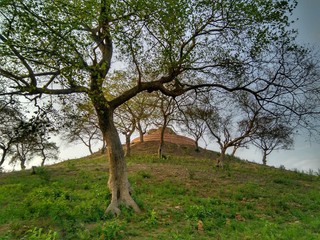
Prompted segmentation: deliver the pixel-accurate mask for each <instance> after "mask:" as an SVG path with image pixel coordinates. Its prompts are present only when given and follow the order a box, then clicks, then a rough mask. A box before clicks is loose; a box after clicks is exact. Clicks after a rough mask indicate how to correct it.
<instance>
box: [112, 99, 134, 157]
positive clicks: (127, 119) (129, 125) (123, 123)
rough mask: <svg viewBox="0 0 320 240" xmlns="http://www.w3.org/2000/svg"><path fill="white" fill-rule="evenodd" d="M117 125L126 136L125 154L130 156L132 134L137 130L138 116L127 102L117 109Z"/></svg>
mask: <svg viewBox="0 0 320 240" xmlns="http://www.w3.org/2000/svg"><path fill="white" fill-rule="evenodd" d="M115 125H116V127H117V128H118V129H119V130H120V132H121V133H122V134H123V135H124V136H125V145H126V153H125V155H126V156H127V157H129V156H130V155H131V136H132V134H133V133H134V131H135V130H136V118H135V116H134V115H133V113H132V110H131V108H130V106H129V104H127V103H125V104H123V105H122V106H120V107H119V108H118V109H117V111H116V112H115Z"/></svg>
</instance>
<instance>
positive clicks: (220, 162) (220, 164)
mask: <svg viewBox="0 0 320 240" xmlns="http://www.w3.org/2000/svg"><path fill="white" fill-rule="evenodd" d="M226 151H227V148H224V147H222V148H221V152H220V156H219V157H218V160H217V165H216V166H217V167H221V168H223V164H224V160H225V156H226Z"/></svg>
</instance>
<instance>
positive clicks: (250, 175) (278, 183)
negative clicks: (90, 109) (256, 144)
mask: <svg viewBox="0 0 320 240" xmlns="http://www.w3.org/2000/svg"><path fill="white" fill-rule="evenodd" d="M180 147H181V149H182V150H184V151H182V150H181V149H180V150H181V151H180V152H179V151H177V153H179V154H177V155H178V156H176V154H174V151H173V152H172V153H169V149H178V146H175V145H167V148H166V149H165V150H166V151H167V159H158V158H157V157H156V156H155V154H151V153H152V151H153V150H152V148H153V146H149V148H148V149H149V152H147V153H141V149H146V146H140V147H139V146H138V147H137V146H136V147H134V148H133V156H132V157H130V158H128V159H127V161H128V171H129V179H130V182H131V183H132V186H133V189H134V198H135V200H136V201H137V202H138V204H139V205H140V206H141V208H142V210H143V212H142V213H141V214H135V213H133V212H132V211H131V210H130V209H125V208H123V209H122V214H121V216H120V217H118V218H112V217H111V216H105V215H104V210H105V209H106V207H107V205H108V202H109V199H110V193H109V191H108V189H107V179H108V176H107V175H108V174H107V171H108V166H107V163H106V162H107V161H106V159H105V157H104V156H100V155H94V156H91V157H86V158H82V159H77V160H70V161H65V162H62V163H59V164H56V165H52V166H48V167H46V168H38V169H37V171H36V174H31V171H24V172H14V173H6V174H1V175H0V206H1V208H0V239H308V240H309V239H319V236H320V235H319V229H320V213H319V206H320V184H319V183H320V179H319V177H316V176H309V175H305V174H302V173H295V172H289V171H285V170H280V169H275V168H270V167H265V166H260V165H258V164H253V163H247V162H244V161H239V160H237V159H230V160H229V161H228V162H227V164H226V166H225V168H224V169H217V168H214V167H213V166H214V163H213V158H214V156H215V154H214V153H207V154H208V155H210V154H212V155H211V156H210V157H208V155H206V154H203V155H201V154H200V157H198V158H196V157H195V156H188V154H189V152H190V153H191V152H192V151H193V150H191V149H189V148H186V147H183V146H180ZM139 148H141V149H140V150H139ZM155 148H156V147H155ZM193 152H194V151H193ZM182 153H188V154H187V155H186V154H182ZM194 154H198V153H194ZM41 229H42V230H41Z"/></svg>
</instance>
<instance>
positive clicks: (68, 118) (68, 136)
mask: <svg viewBox="0 0 320 240" xmlns="http://www.w3.org/2000/svg"><path fill="white" fill-rule="evenodd" d="M71 102H72V104H71ZM62 103H63V104H62V113H60V115H61V116H60V119H61V122H62V123H61V124H62V125H63V126H64V127H63V130H64V132H65V134H64V135H63V136H62V138H63V139H64V140H67V141H68V142H69V143H79V142H80V143H82V144H84V145H85V146H86V147H87V148H88V150H89V152H90V154H93V152H94V150H93V146H94V145H96V144H98V143H99V144H101V146H102V147H101V149H102V152H104V149H105V142H104V141H103V136H102V133H101V130H100V127H99V124H98V117H97V114H96V112H95V110H94V107H93V106H92V104H91V103H90V101H89V100H88V99H86V98H85V97H83V98H82V99H81V100H79V99H75V98H69V99H64V98H63V99H62Z"/></svg>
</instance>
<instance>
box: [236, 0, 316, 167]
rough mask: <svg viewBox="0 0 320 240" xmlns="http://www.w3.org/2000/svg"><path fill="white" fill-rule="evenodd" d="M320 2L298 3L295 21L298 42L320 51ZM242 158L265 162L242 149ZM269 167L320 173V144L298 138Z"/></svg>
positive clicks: (270, 160) (305, 0)
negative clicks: (291, 146)
mask: <svg viewBox="0 0 320 240" xmlns="http://www.w3.org/2000/svg"><path fill="white" fill-rule="evenodd" d="M319 12H320V0H298V6H297V8H296V9H295V11H294V12H293V16H292V19H293V20H295V19H297V18H298V20H297V21H296V22H295V23H294V24H293V25H292V26H293V27H294V28H296V29H298V37H297V41H298V42H299V43H300V44H302V45H306V46H309V47H312V48H313V47H314V48H315V49H318V50H319V51H320V13H319ZM238 156H239V157H241V158H243V159H248V160H249V161H255V162H259V163H261V159H262V155H261V152H259V151H258V150H254V149H250V150H249V151H248V150H243V149H242V150H240V151H239V152H238ZM268 165H271V166H276V167H279V166H280V165H283V166H285V168H286V169H298V170H304V171H309V169H312V170H313V171H316V172H318V170H319V171H320V143H317V142H310V139H309V138H308V137H307V135H306V134H305V135H303V134H302V135H300V136H298V137H297V138H296V139H295V146H294V149H293V150H289V151H284V150H280V151H274V152H273V153H271V155H270V156H269V158H268Z"/></svg>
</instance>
